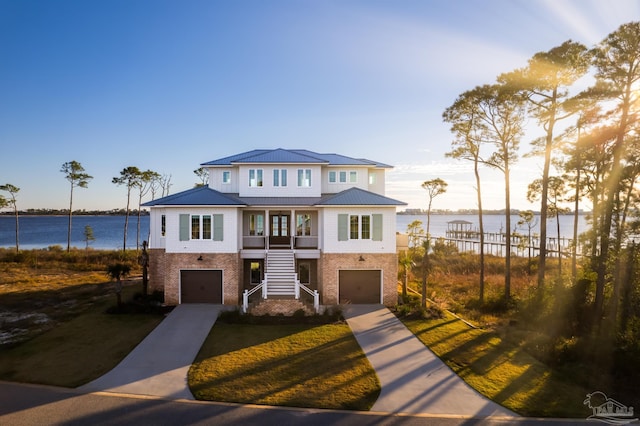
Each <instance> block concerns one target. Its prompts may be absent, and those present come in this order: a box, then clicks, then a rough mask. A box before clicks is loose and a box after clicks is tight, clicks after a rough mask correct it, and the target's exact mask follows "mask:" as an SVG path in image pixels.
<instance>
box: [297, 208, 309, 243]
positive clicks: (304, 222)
mask: <svg viewBox="0 0 640 426" xmlns="http://www.w3.org/2000/svg"><path fill="white" fill-rule="evenodd" d="M296 235H297V236H298V237H304V236H309V235H311V215H310V214H308V213H298V215H297V216H296Z"/></svg>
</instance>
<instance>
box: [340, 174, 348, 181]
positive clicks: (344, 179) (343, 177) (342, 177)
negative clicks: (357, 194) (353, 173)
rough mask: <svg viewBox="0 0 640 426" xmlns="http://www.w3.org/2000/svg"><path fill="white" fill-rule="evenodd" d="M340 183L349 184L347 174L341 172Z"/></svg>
mask: <svg viewBox="0 0 640 426" xmlns="http://www.w3.org/2000/svg"><path fill="white" fill-rule="evenodd" d="M340 183H347V172H340Z"/></svg>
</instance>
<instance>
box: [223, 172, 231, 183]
mask: <svg viewBox="0 0 640 426" xmlns="http://www.w3.org/2000/svg"><path fill="white" fill-rule="evenodd" d="M222 183H231V172H229V171H226V172H222Z"/></svg>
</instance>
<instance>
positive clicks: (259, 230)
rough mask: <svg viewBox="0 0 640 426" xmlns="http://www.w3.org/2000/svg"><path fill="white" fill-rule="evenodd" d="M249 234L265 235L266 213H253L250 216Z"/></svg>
mask: <svg viewBox="0 0 640 426" xmlns="http://www.w3.org/2000/svg"><path fill="white" fill-rule="evenodd" d="M249 235H259V236H262V235H264V215H263V214H260V213H259V214H252V215H250V216H249Z"/></svg>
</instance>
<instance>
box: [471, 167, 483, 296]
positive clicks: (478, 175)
mask: <svg viewBox="0 0 640 426" xmlns="http://www.w3.org/2000/svg"><path fill="white" fill-rule="evenodd" d="M473 171H474V173H475V175H476V194H477V196H478V226H479V231H480V294H479V297H478V300H479V302H480V304H481V305H482V304H484V220H483V218H482V193H481V191H480V171H479V170H478V162H477V161H475V162H474V167H473Z"/></svg>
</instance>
